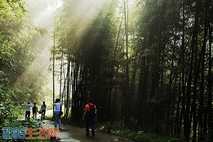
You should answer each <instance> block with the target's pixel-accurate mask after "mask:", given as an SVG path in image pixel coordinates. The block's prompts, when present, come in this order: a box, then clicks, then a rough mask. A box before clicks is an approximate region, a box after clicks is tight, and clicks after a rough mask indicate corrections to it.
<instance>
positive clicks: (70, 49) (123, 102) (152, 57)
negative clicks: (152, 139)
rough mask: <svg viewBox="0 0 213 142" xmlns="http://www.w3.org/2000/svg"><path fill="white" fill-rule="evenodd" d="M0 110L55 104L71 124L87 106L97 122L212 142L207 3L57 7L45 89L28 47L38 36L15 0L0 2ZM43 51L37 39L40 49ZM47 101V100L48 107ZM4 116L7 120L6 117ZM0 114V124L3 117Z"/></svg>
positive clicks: (134, 0)
mask: <svg viewBox="0 0 213 142" xmlns="http://www.w3.org/2000/svg"><path fill="white" fill-rule="evenodd" d="M0 9H1V10H0V76H1V77H0V93H1V95H0V109H1V110H3V109H5V107H7V106H8V104H10V105H11V106H13V107H14V109H15V111H14V113H17V112H18V110H20V108H23V106H24V104H25V103H26V102H27V101H28V100H29V99H31V100H33V101H39V100H40V101H41V100H42V99H43V98H42V96H44V94H45V95H52V92H53V95H54V97H60V98H61V100H62V102H63V104H64V106H65V114H66V116H67V117H72V119H73V120H78V119H80V118H81V117H82V112H83V107H84V105H85V103H86V102H87V100H88V98H92V99H93V101H94V103H95V104H96V105H97V108H98V120H99V121H103V122H111V123H113V122H121V123H122V124H123V125H124V126H126V127H128V128H130V129H132V130H142V131H145V132H151V133H156V134H160V135H166V136H171V137H178V138H183V139H185V141H193V142H196V141H201V140H209V141H211V140H213V121H212V120H213V116H212V94H213V92H212V88H213V82H212V81H213V67H212V62H213V49H212V45H213V42H212V39H213V33H212V29H213V1H212V0H205V1H203V0H187V1H186V0H173V1H171V0H170V1H169V0H107V1H101V0H100V1H97V0H81V1H79V0H64V1H63V6H62V7H61V8H60V10H59V11H58V13H57V16H56V17H55V23H54V31H53V32H52V38H53V39H52V40H53V46H52V48H51V53H52V56H51V58H50V61H51V66H50V67H49V68H50V69H51V73H53V76H54V77H53V81H54V82H58V83H59V84H60V88H59V90H60V91H59V94H58V93H57V92H55V91H54V90H55V86H54V85H53V89H52V90H51V91H50V90H48V89H47V90H42V89H41V88H42V86H44V85H45V84H47V79H46V78H47V77H46V76H47V73H46V72H45V71H43V70H41V69H40V68H39V66H40V63H38V64H37V65H36V66H35V68H33V69H32V71H29V70H28V71H27V72H26V70H27V69H28V67H29V66H30V65H31V64H32V62H33V61H34V59H35V58H36V57H37V56H38V55H39V54H41V52H42V45H35V42H36V40H38V39H39V38H38V37H39V36H42V35H45V29H42V28H41V27H37V26H34V25H33V23H30V22H28V21H27V20H26V19H25V18H26V16H27V11H26V9H25V4H24V3H23V1H21V0H1V1H0ZM43 42H45V39H44V41H43ZM53 100H54V99H53ZM14 113H13V114H14ZM8 114H10V115H7V114H5V113H4V114H3V113H2V111H1V112H0V116H1V117H0V125H1V124H2V125H4V123H5V120H8V121H9V120H10V119H9V118H10V117H11V113H9V112H8Z"/></svg>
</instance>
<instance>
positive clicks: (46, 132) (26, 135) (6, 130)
mask: <svg viewBox="0 0 213 142" xmlns="http://www.w3.org/2000/svg"><path fill="white" fill-rule="evenodd" d="M51 137H55V138H56V139H57V138H59V137H60V131H59V129H58V128H25V127H3V128H2V139H26V140H36V139H50V138H51Z"/></svg>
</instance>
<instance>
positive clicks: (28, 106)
mask: <svg viewBox="0 0 213 142" xmlns="http://www.w3.org/2000/svg"><path fill="white" fill-rule="evenodd" d="M31 108H32V113H33V116H32V117H33V118H34V119H37V113H38V106H37V104H36V103H34V104H33V105H32V104H30V102H28V103H27V104H26V112H25V119H26V118H30V112H31ZM46 108H47V107H46V104H45V102H43V104H42V105H41V109H40V111H41V114H42V115H44V117H45V113H46Z"/></svg>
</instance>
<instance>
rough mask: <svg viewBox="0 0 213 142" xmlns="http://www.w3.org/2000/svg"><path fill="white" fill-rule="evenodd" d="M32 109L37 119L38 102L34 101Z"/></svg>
mask: <svg viewBox="0 0 213 142" xmlns="http://www.w3.org/2000/svg"><path fill="white" fill-rule="evenodd" d="M32 110H33V118H34V119H37V112H38V107H37V105H36V103H34V105H33V108H32Z"/></svg>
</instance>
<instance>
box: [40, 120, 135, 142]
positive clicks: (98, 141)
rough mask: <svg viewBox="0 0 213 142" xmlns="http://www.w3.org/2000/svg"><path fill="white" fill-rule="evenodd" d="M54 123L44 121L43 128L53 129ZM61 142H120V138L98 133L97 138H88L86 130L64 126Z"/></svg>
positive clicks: (129, 141)
mask: <svg viewBox="0 0 213 142" xmlns="http://www.w3.org/2000/svg"><path fill="white" fill-rule="evenodd" d="M53 126H54V124H53V121H49V120H43V123H42V127H45V128H52V127H53ZM60 138H61V140H60V141H61V142H119V141H121V140H119V136H117V135H113V134H107V133H103V132H99V131H96V133H95V137H92V136H90V137H86V135H85V129H84V128H80V127H76V126H69V125H66V124H62V130H60ZM123 141H125V142H133V141H131V140H123Z"/></svg>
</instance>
